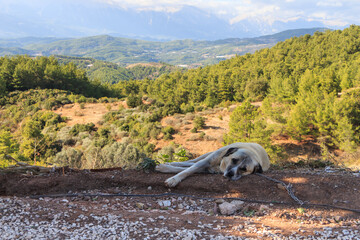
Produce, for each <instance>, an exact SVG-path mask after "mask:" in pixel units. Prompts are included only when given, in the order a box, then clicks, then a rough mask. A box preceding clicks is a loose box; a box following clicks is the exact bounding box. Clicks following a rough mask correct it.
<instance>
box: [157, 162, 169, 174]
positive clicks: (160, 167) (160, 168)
mask: <svg viewBox="0 0 360 240" xmlns="http://www.w3.org/2000/svg"><path fill="white" fill-rule="evenodd" d="M166 170H167V167H166V165H165V164H159V165H156V167H155V171H158V172H166Z"/></svg>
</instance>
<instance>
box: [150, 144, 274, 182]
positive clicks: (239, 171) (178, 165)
mask: <svg viewBox="0 0 360 240" xmlns="http://www.w3.org/2000/svg"><path fill="white" fill-rule="evenodd" d="M269 167H270V161H269V157H268V155H267V153H266V151H265V149H264V148H263V147H261V146H260V145H259V144H257V143H240V142H239V143H233V144H230V145H228V146H225V147H222V148H220V149H218V150H216V151H214V152H209V153H206V154H204V155H201V156H200V157H198V158H196V159H192V160H189V161H185V162H171V163H165V164H159V165H157V166H156V170H157V171H159V172H163V173H177V174H176V175H175V176H173V177H171V178H168V179H167V180H166V181H165V184H166V186H168V187H175V186H176V185H177V184H178V183H180V182H181V181H182V180H184V179H185V178H187V177H188V176H190V175H191V174H193V173H199V172H207V173H223V174H224V176H225V177H227V178H228V179H230V180H238V179H240V178H241V176H245V175H248V174H252V173H257V172H258V173H262V172H263V171H266V170H268V169H269Z"/></svg>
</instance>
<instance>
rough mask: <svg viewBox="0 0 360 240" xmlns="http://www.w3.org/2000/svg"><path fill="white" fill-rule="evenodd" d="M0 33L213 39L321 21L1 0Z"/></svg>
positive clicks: (64, 1)
mask: <svg viewBox="0 0 360 240" xmlns="http://www.w3.org/2000/svg"><path fill="white" fill-rule="evenodd" d="M0 6H1V7H0V38H23V37H29V36H36V37H57V38H64V37H65V38H74V37H86V36H94V35H111V36H116V37H125V38H136V39H144V40H157V41H159V40H160V41H163V40H179V39H193V40H217V39H226V38H248V37H258V36H262V35H269V34H273V33H276V32H281V31H284V30H287V29H298V28H313V27H326V26H325V25H324V24H323V23H321V22H318V21H310V20H308V19H306V20H305V19H302V18H297V19H296V20H287V21H283V22H282V21H274V22H272V23H271V24H270V23H267V22H264V21H260V20H259V19H243V20H241V21H238V22H236V23H230V22H229V21H228V20H226V19H224V18H220V17H219V16H217V15H215V14H212V13H209V12H206V11H204V10H202V9H200V8H197V7H194V6H188V5H183V6H182V7H181V8H180V9H178V10H177V11H173V12H171V11H156V10H151V9H147V10H139V9H132V8H121V7H119V6H115V5H112V4H109V3H105V2H100V1H94V0H88V1H85V0H76V1H70V0H61V1H52V0H49V1H44V0H32V1H28V0H16V1H8V0H0Z"/></svg>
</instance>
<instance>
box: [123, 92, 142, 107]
mask: <svg viewBox="0 0 360 240" xmlns="http://www.w3.org/2000/svg"><path fill="white" fill-rule="evenodd" d="M126 104H127V105H128V106H129V107H130V108H135V107H137V106H140V105H141V104H142V101H141V96H138V95H134V94H130V95H129V96H128V97H127V99H126Z"/></svg>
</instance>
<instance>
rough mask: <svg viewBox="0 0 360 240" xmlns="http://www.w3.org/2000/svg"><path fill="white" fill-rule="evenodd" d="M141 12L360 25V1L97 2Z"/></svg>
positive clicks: (178, 0)
mask: <svg viewBox="0 0 360 240" xmlns="http://www.w3.org/2000/svg"><path fill="white" fill-rule="evenodd" d="M95 1H98V2H105V3H108V4H112V5H115V6H118V7H121V8H126V9H128V8H132V9H136V10H138V11H149V10H152V11H158V12H171V13H173V12H177V11H179V10H181V9H182V7H184V6H193V7H197V8H199V9H202V10H203V11H206V12H208V13H211V14H214V15H217V16H218V17H219V18H222V19H225V20H227V21H228V22H229V23H231V24H234V23H237V22H240V21H242V20H246V19H253V20H254V19H258V20H259V21H266V22H267V23H268V24H272V23H273V22H275V21H283V22H286V21H291V20H293V19H299V18H302V19H304V20H307V21H318V22H323V23H324V24H325V25H327V26H329V27H331V26H345V25H347V24H360V19H359V18H358V12H359V11H360V1H358V0H95Z"/></svg>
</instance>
